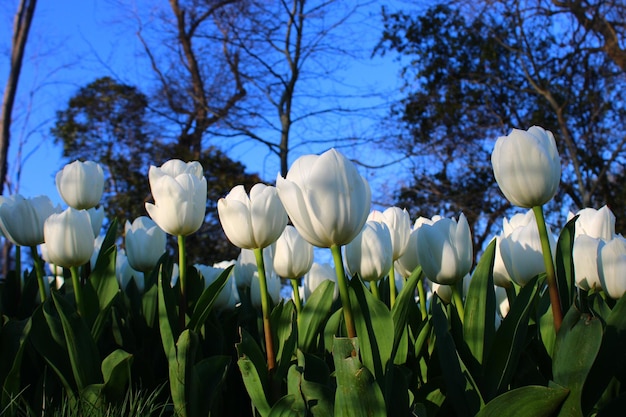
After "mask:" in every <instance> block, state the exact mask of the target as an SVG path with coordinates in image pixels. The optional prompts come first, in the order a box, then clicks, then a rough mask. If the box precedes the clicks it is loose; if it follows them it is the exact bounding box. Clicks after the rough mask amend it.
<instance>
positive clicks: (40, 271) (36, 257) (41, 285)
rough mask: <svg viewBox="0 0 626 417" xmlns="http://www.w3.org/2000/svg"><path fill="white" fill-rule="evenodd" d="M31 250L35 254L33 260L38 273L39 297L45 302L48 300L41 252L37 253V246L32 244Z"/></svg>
mask: <svg viewBox="0 0 626 417" xmlns="http://www.w3.org/2000/svg"><path fill="white" fill-rule="evenodd" d="M30 251H31V252H32V254H33V261H34V262H35V272H36V273H37V285H38V286H39V298H40V299H41V302H42V303H43V302H44V301H46V287H45V285H44V282H43V275H44V272H43V264H42V262H41V257H40V256H39V253H37V246H31V247H30Z"/></svg>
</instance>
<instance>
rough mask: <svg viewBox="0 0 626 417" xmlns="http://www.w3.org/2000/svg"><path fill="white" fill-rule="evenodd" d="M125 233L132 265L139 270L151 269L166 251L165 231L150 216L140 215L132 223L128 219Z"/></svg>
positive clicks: (127, 252)
mask: <svg viewBox="0 0 626 417" xmlns="http://www.w3.org/2000/svg"><path fill="white" fill-rule="evenodd" d="M124 235H125V243H126V254H127V256H128V262H129V263H130V265H131V266H132V267H133V269H135V270H137V271H141V272H149V271H151V270H152V269H153V268H154V267H155V265H156V264H157V262H158V261H159V259H160V258H161V256H163V254H164V253H165V245H166V235H165V232H164V231H163V230H161V229H160V228H159V226H157V224H156V223H155V222H154V221H153V220H152V219H150V218H149V217H146V216H140V217H137V218H136V219H135V220H134V221H133V222H132V224H131V223H130V222H129V221H128V220H127V221H126V224H125V226H124Z"/></svg>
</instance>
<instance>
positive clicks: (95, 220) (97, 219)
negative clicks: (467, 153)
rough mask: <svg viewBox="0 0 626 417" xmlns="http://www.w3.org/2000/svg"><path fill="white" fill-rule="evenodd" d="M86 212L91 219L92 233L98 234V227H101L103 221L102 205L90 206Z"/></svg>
mask: <svg viewBox="0 0 626 417" xmlns="http://www.w3.org/2000/svg"><path fill="white" fill-rule="evenodd" d="M87 213H89V219H90V220H91V228H92V229H93V235H94V236H98V235H99V234H100V229H102V223H103V222H104V207H102V206H101V207H98V208H95V207H92V208H90V209H88V210H87Z"/></svg>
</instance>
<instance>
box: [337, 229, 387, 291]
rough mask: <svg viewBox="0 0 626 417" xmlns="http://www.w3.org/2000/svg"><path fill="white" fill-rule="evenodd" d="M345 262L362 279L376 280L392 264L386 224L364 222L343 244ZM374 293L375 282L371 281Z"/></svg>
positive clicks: (382, 275) (385, 273)
mask: <svg viewBox="0 0 626 417" xmlns="http://www.w3.org/2000/svg"><path fill="white" fill-rule="evenodd" d="M345 252H346V264H347V266H348V270H349V271H350V273H351V274H358V275H359V276H360V277H361V279H363V280H364V281H378V280H380V279H381V278H383V277H384V276H386V275H387V273H388V272H389V270H390V269H391V266H392V265H393V259H392V257H393V248H392V242H391V234H390V233H389V228H388V227H387V225H386V224H384V223H380V222H377V221H374V220H370V221H368V222H366V223H365V226H363V230H361V233H359V234H358V235H357V237H355V238H354V239H353V240H352V242H350V243H348V244H347V245H346V246H345ZM370 285H371V288H372V290H373V291H372V292H373V293H374V294H376V290H374V287H376V283H371V284H370Z"/></svg>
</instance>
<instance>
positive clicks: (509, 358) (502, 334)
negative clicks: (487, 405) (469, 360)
mask: <svg viewBox="0 0 626 417" xmlns="http://www.w3.org/2000/svg"><path fill="white" fill-rule="evenodd" d="M541 282H543V281H540V280H538V279H537V277H535V278H533V279H532V280H531V281H530V282H529V283H528V284H526V286H524V287H523V288H522V289H521V290H520V292H519V294H518V295H517V297H515V301H513V304H512V305H511V309H510V310H509V313H508V314H507V315H506V317H505V318H504V320H502V323H501V324H500V328H498V331H497V332H496V335H495V338H494V342H493V347H492V348H491V350H490V352H489V356H488V357H487V359H486V361H485V366H484V370H485V389H484V396H485V399H487V400H489V399H491V398H494V397H496V396H497V395H498V394H500V393H502V392H503V391H504V390H505V389H506V387H507V386H508V385H509V383H510V382H511V378H512V377H513V375H514V373H515V370H516V368H517V364H518V362H519V357H520V355H521V353H522V350H523V349H524V343H523V341H524V340H525V339H526V333H527V330H528V320H529V315H530V312H531V311H532V309H533V307H534V305H535V300H536V298H537V294H538V293H539V286H540V285H539V284H540V283H541Z"/></svg>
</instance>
